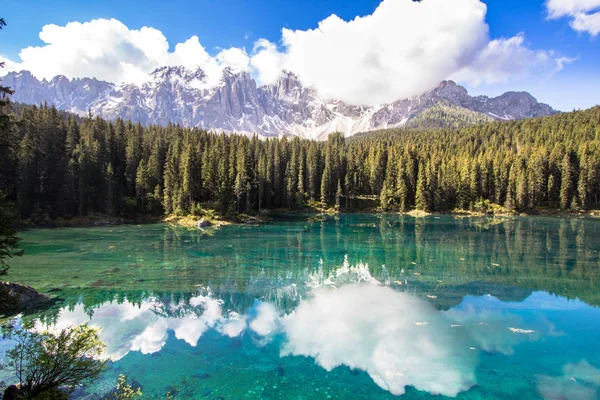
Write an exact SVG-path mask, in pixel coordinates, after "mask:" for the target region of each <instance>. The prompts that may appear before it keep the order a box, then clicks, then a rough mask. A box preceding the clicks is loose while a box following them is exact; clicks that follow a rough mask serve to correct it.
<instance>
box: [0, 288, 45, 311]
mask: <svg viewBox="0 0 600 400" xmlns="http://www.w3.org/2000/svg"><path fill="white" fill-rule="evenodd" d="M49 300H50V298H49V297H48V296H46V295H43V294H41V293H39V292H38V291H37V290H35V289H34V288H32V287H30V286H25V285H19V284H18V283H12V282H0V311H16V310H23V309H27V308H32V307H36V306H39V305H41V304H43V303H46V302H48V301H49Z"/></svg>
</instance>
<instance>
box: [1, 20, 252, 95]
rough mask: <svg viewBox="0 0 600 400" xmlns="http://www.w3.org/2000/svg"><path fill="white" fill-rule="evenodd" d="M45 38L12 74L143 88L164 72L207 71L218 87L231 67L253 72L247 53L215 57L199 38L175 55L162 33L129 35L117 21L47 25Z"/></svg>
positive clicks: (24, 51) (42, 35)
mask: <svg viewBox="0 0 600 400" xmlns="http://www.w3.org/2000/svg"><path fill="white" fill-rule="evenodd" d="M39 37H40V39H41V40H42V41H43V42H44V45H42V46H30V47H27V48H25V49H22V50H21V52H20V53H19V57H20V59H21V60H20V62H14V61H11V60H7V61H8V62H7V65H6V69H7V70H9V71H14V70H22V69H25V70H29V71H31V72H32V73H33V74H34V75H35V76H36V77H38V78H46V79H51V78H53V77H54V76H56V75H65V76H67V77H68V78H83V77H95V78H98V79H101V80H106V81H109V82H115V83H121V82H128V83H129V82H133V83H141V82H144V81H146V80H148V78H149V77H148V74H149V73H150V72H152V71H153V70H154V69H156V68H158V67H161V66H164V65H183V66H185V67H188V68H195V67H200V68H202V69H203V70H204V72H205V73H206V75H207V81H208V82H209V83H210V84H212V85H215V84H217V83H218V82H219V80H220V79H221V76H222V71H223V69H224V68H225V67H231V68H233V69H234V70H236V71H241V70H247V69H248V63H249V58H248V56H247V55H246V52H245V50H243V49H237V48H232V49H226V50H222V51H221V52H220V53H218V54H217V55H216V56H211V55H210V54H209V53H208V52H207V51H206V49H205V48H204V47H203V46H202V45H201V44H200V40H199V38H198V37H197V36H192V37H191V38H190V39H188V40H187V41H185V42H183V43H178V44H176V45H175V49H174V51H173V52H169V43H168V42H167V39H166V37H165V36H164V35H163V34H162V32H161V31H159V30H157V29H154V28H149V27H143V28H141V29H139V30H135V29H129V28H128V27H127V26H125V25H124V24H123V23H122V22H120V21H118V20H116V19H110V20H107V19H95V20H92V21H90V22H85V23H79V22H70V23H68V24H66V25H65V26H57V25H53V24H51V25H46V26H44V27H43V28H42V31H41V32H40V35H39Z"/></svg>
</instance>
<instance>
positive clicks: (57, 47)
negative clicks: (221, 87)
mask: <svg viewBox="0 0 600 400" xmlns="http://www.w3.org/2000/svg"><path fill="white" fill-rule="evenodd" d="M2 3H3V4H2V8H1V9H0V17H3V18H4V19H5V20H6V22H7V23H8V26H6V27H5V28H4V29H3V31H2V32H1V33H0V59H2V60H4V61H5V62H6V68H5V71H4V72H6V71H11V70H22V69H27V70H30V71H31V72H32V73H33V74H34V75H35V76H37V77H38V78H46V79H51V78H52V77H53V76H55V75H59V74H60V75H66V76H67V77H69V78H73V77H85V76H88V77H96V78H98V79H102V80H107V81H112V82H115V83H121V82H136V83H141V82H144V81H145V80H148V79H149V73H151V72H152V71H153V70H154V69H155V68H157V67H160V66H162V65H185V66H186V67H188V68H194V67H200V68H202V69H203V70H204V71H205V72H206V74H207V78H206V82H205V84H206V85H208V86H211V85H216V84H217V83H218V81H219V80H220V78H221V76H222V71H223V69H224V68H226V67H229V68H232V69H233V70H236V71H248V72H249V73H251V74H252V76H253V77H254V78H255V79H256V81H257V83H258V84H268V83H272V82H274V81H275V80H276V79H277V77H278V76H279V75H280V73H281V71H282V70H288V71H291V72H294V73H296V74H297V75H298V77H299V78H300V80H301V81H302V82H303V83H304V84H306V85H310V86H313V87H315V88H316V89H317V90H318V91H319V93H320V94H321V95H322V96H323V97H326V98H340V99H342V100H345V101H347V102H349V103H353V104H368V105H377V104H383V103H386V102H390V101H393V100H396V99H400V98H404V97H413V96H417V95H419V94H421V93H423V92H424V91H426V90H429V89H432V88H433V87H435V86H437V84H439V82H441V81H442V80H445V79H453V80H456V81H457V82H459V83H460V84H463V85H464V86H466V87H467V89H468V90H469V92H470V93H471V94H486V95H490V96H492V95H499V94H501V93H503V92H505V91H509V90H516V91H521V90H525V91H529V92H530V93H532V94H533V95H534V96H535V97H536V98H538V100H540V101H543V102H546V103H548V104H550V105H552V106H553V107H555V108H557V109H560V110H565V111H568V110H572V109H575V108H587V107H590V106H593V105H596V104H599V103H600V43H599V40H600V38H599V36H600V0H527V1H523V0H422V1H421V2H413V1H411V0H303V1H291V0H264V1H258V0H219V1H214V0H212V1H207V0H189V1H188V0H185V1H178V0H173V1H169V2H166V1H164V0H163V1H154V0H146V1H127V2H123V1H118V0H104V1H85V2H82V1H79V0H55V1H47V0H46V1H43V0H27V1H23V0H3V2H2Z"/></svg>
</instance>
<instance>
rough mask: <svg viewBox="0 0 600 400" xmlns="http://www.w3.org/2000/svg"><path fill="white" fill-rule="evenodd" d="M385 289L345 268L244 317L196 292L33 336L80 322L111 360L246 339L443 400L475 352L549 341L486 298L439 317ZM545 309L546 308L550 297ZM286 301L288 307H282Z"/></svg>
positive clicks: (86, 314)
mask: <svg viewBox="0 0 600 400" xmlns="http://www.w3.org/2000/svg"><path fill="white" fill-rule="evenodd" d="M388 285H389V282H387V281H383V282H380V281H378V280H377V279H375V278H373V277H372V276H371V275H370V274H369V272H368V268H367V267H366V266H365V265H358V266H349V265H348V264H345V265H343V266H342V267H340V268H338V269H337V270H336V271H335V272H333V273H331V274H328V275H323V273H322V272H321V273H316V274H313V275H312V276H310V277H309V278H308V279H307V280H306V281H305V282H298V283H296V284H295V285H293V287H294V288H295V290H283V288H282V289H281V290H280V291H279V293H283V294H281V295H280V300H282V298H283V297H290V298H289V299H288V301H280V302H279V303H272V302H267V301H259V300H255V302H254V303H253V304H252V305H251V306H249V307H248V308H247V309H245V310H238V311H233V310H230V309H227V308H226V302H224V301H223V300H221V299H219V298H218V297H217V296H216V295H215V294H214V293H212V292H211V291H210V289H203V290H202V291H201V292H202V293H201V294H199V295H197V296H194V297H191V298H189V299H187V300H182V301H179V302H169V303H164V302H161V301H160V300H158V299H157V298H149V299H146V300H144V301H141V302H140V303H139V304H133V303H131V302H129V301H127V300H125V301H120V302H116V301H113V302H107V303H105V304H102V305H100V306H98V307H96V308H94V310H93V312H90V311H89V310H86V309H85V307H84V306H83V305H82V304H78V305H76V306H75V307H71V308H64V309H62V310H60V312H59V313H58V315H57V317H56V318H55V320H54V321H53V322H52V323H47V322H44V321H42V320H38V321H37V322H36V323H35V329H38V330H45V329H61V328H64V327H66V326H70V325H75V324H81V323H88V324H89V325H91V326H93V327H98V328H101V339H102V340H103V341H104V342H105V343H106V344H107V353H106V355H107V357H109V358H110V359H111V360H113V361H119V360H121V359H123V358H124V357H126V356H127V355H128V354H130V353H132V352H140V353H142V354H155V353H158V352H160V351H161V350H162V349H163V348H164V347H165V345H166V343H167V341H168V338H169V333H170V332H171V333H172V334H173V335H174V336H175V338H177V339H179V340H182V341H184V342H186V343H187V344H188V345H189V346H191V347H196V346H197V345H198V343H199V340H200V338H201V337H202V336H203V335H204V334H206V333H207V332H208V331H211V332H214V333H217V334H218V335H221V337H223V338H224V337H228V338H237V337H244V336H250V337H252V338H253V340H252V345H254V346H265V345H266V344H268V343H272V344H274V345H276V346H277V347H278V348H279V352H278V353H279V355H280V356H281V357H287V356H305V357H310V358H312V359H314V361H315V363H317V364H318V365H319V366H320V367H322V368H323V369H324V370H326V371H332V370H333V369H334V368H336V367H339V366H345V367H349V368H351V369H353V370H360V371H365V372H366V373H367V374H368V375H369V377H370V378H371V379H372V381H373V382H374V383H375V384H377V385H378V386H379V387H381V388H382V389H384V390H386V391H388V392H390V393H391V394H394V395H401V394H403V393H404V392H405V390H406V387H407V386H412V387H415V388H416V389H418V390H421V391H425V392H429V393H430V394H434V395H438V394H442V395H446V396H456V395H457V394H459V393H461V392H463V391H467V390H469V389H470V388H472V387H473V386H474V385H476V383H477V382H476V381H477V379H476V373H475V372H476V367H477V365H478V363H479V354H481V353H482V352H487V353H501V354H504V355H512V354H514V352H515V348H516V347H517V346H518V345H519V344H521V343H527V342H535V341H538V340H540V339H541V338H543V337H545V336H547V335H553V334H554V333H553V332H554V329H553V326H552V324H550V323H549V322H548V321H546V320H538V319H534V320H526V319H524V318H523V317H522V316H521V315H519V314H517V313H513V312H511V311H510V310H507V309H504V308H498V307H494V305H496V306H498V304H504V303H502V302H501V301H499V300H497V299H494V298H492V297H490V296H485V297H471V298H467V299H465V301H464V302H463V303H461V304H460V305H459V306H457V307H454V308H452V309H450V310H448V311H442V310H439V309H437V308H436V307H434V306H433V305H432V304H431V303H430V302H429V301H427V300H425V299H422V298H419V297H417V296H415V295H412V294H409V293H406V292H401V291H398V290H394V289H393V288H391V287H389V286H388ZM288 289H289V287H288ZM546 296H547V295H546ZM545 301H547V302H548V304H551V303H552V299H551V298H550V297H549V296H548V297H547V298H546V300H545ZM294 302H295V304H296V306H295V307H294V308H292V309H289V308H286V307H281V305H282V304H291V303H294ZM484 304H485V306H484ZM234 351H235V350H234ZM548 379H550V378H548ZM549 382H550V381H549ZM540 385H541V387H545V386H548V385H549V383H544V382H543V381H540ZM540 390H543V389H540Z"/></svg>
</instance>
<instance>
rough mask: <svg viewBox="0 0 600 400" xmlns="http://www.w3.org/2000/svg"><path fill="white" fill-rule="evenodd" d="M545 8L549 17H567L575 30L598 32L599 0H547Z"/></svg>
mask: <svg viewBox="0 0 600 400" xmlns="http://www.w3.org/2000/svg"><path fill="white" fill-rule="evenodd" d="M546 9H547V10H548V18H549V19H558V18H564V17H566V18H569V20H570V22H569V25H571V28H573V29H574V30H576V31H577V32H587V33H589V34H590V35H591V36H597V35H598V34H599V33H600V0H548V1H547V2H546Z"/></svg>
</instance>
